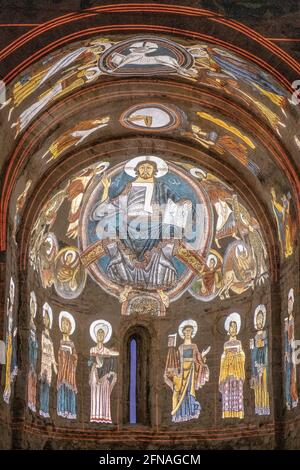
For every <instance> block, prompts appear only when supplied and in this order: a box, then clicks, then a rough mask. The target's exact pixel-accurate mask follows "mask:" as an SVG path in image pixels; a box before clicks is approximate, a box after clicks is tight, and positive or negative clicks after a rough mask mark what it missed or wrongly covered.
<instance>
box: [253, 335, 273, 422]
mask: <svg viewBox="0 0 300 470" xmlns="http://www.w3.org/2000/svg"><path fill="white" fill-rule="evenodd" d="M252 341H253V342H252ZM252 341H250V349H251V363H252V377H251V388H253V390H254V399H255V414H257V415H269V414H270V397H269V391H268V380H269V377H268V376H269V370H268V368H269V365H268V356H269V351H268V336H267V332H266V331H259V332H257V333H256V335H255V337H254V339H253V340H252Z"/></svg>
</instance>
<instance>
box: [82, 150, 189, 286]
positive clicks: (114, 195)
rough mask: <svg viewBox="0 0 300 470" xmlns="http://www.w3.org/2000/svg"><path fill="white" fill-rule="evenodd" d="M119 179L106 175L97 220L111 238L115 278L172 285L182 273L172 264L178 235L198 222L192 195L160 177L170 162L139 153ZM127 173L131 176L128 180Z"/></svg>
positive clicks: (99, 230) (100, 233)
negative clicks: (161, 179)
mask: <svg viewBox="0 0 300 470" xmlns="http://www.w3.org/2000/svg"><path fill="white" fill-rule="evenodd" d="M125 173H126V174H127V175H129V176H130V177H131V178H128V177H126V174H125V175H124V173H123V174H121V175H118V176H117V177H116V178H115V179H114V181H113V182H111V179H110V178H108V177H103V178H102V185H103V192H102V198H101V201H100V202H99V203H97V204H96V205H95V206H94V209H93V210H92V213H91V220H92V221H96V222H97V224H96V227H95V233H96V236H97V237H98V239H99V240H104V239H105V242H106V250H107V253H108V255H109V262H108V265H107V268H106V272H107V275H108V276H109V277H110V279H111V280H113V281H115V282H117V283H119V284H125V285H133V286H142V287H144V288H145V287H146V288H150V289H155V288H158V287H159V289H164V288H169V287H172V286H173V285H174V284H175V282H176V281H177V271H176V268H175V266H174V264H173V262H172V258H173V256H174V239H175V238H177V239H183V238H184V236H185V234H186V233H187V231H188V227H189V225H188V223H189V222H190V221H192V213H193V205H192V201H191V200H190V199H186V198H184V197H182V193H180V192H179V191H178V188H177V191H176V189H174V187H173V186H176V185H173V186H172V185H171V184H169V183H168V181H166V180H164V181H159V178H161V177H162V176H164V175H166V174H167V173H168V165H167V163H166V162H165V161H163V160H162V159H160V158H158V157H154V156H148V157H137V158H134V159H132V160H130V161H129V162H127V164H126V165H125ZM124 176H125V178H124Z"/></svg>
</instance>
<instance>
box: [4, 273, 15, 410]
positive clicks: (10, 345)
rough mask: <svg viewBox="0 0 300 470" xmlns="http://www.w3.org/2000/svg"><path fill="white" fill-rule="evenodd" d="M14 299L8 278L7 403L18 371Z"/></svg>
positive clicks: (12, 286) (13, 289) (13, 290)
mask: <svg viewBox="0 0 300 470" xmlns="http://www.w3.org/2000/svg"><path fill="white" fill-rule="evenodd" d="M14 301H15V283H14V281H13V279H12V278H11V279H10V285H9V298H8V299H7V312H6V313H7V327H6V369H5V388H4V392H3V400H4V401H5V403H7V404H8V403H9V400H10V396H11V391H12V384H13V381H14V378H15V377H16V375H17V373H18V365H17V327H16V326H15V327H14V318H13V308H14Z"/></svg>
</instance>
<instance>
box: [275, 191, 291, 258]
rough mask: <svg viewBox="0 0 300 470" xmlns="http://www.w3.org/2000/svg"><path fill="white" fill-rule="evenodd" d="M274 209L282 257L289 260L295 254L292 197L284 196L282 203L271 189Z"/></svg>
mask: <svg viewBox="0 0 300 470" xmlns="http://www.w3.org/2000/svg"><path fill="white" fill-rule="evenodd" d="M271 197H272V207H273V212H274V214H275V218H276V223H277V231H278V236H279V241H280V249H281V255H282V256H284V257H285V258H288V257H289V256H291V255H292V254H293V241H292V238H293V237H292V231H293V227H292V220H291V216H290V199H291V195H290V194H288V195H285V194H284V195H283V196H282V198H281V203H280V202H278V200H277V197H276V192H275V189H274V188H272V189H271Z"/></svg>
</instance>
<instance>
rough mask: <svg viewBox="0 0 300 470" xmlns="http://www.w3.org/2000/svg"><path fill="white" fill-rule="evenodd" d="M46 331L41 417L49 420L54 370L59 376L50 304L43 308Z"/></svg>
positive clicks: (42, 370) (42, 365)
mask: <svg viewBox="0 0 300 470" xmlns="http://www.w3.org/2000/svg"><path fill="white" fill-rule="evenodd" d="M43 319H44V326H45V328H44V331H43V333H42V344H41V353H42V358H41V373H40V415H41V416H43V417H44V418H49V417H50V414H49V396H50V387H51V383H52V368H53V370H54V372H55V374H57V364H56V360H55V356H54V348H53V342H52V339H51V337H50V330H51V328H52V323H53V314H52V308H51V307H50V305H49V304H48V303H45V304H44V306H43Z"/></svg>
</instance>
